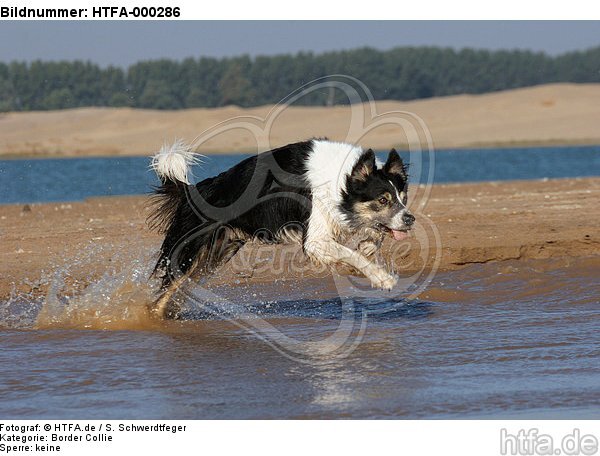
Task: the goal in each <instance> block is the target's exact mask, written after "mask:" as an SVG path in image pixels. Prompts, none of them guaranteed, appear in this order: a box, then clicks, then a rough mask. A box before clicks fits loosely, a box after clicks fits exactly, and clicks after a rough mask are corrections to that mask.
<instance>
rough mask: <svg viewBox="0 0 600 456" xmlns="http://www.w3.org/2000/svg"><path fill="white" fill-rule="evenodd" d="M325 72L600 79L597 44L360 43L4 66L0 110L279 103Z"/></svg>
mask: <svg viewBox="0 0 600 456" xmlns="http://www.w3.org/2000/svg"><path fill="white" fill-rule="evenodd" d="M329 74H347V75H350V76H353V77H355V78H358V79H359V80H361V81H362V82H364V83H365V84H366V85H367V87H368V88H369V89H370V90H371V92H372V94H373V96H374V97H375V99H379V100H381V99H391V100H411V99H418V98H428V97H434V96H443V95H453V94H459V93H484V92H491V91H497V90H504V89H511V88H517V87H525V86H532V85H537V84H543V83H550V82H600V47H596V48H592V49H589V50H586V51H578V52H570V53H566V54H562V55H559V56H556V57H552V56H549V55H547V54H544V53H536V52H529V51H517V50H514V51H486V50H474V49H463V50H458V51H457V50H454V49H449V48H437V47H401V48H395V49H391V50H389V51H379V50H376V49H371V48H361V49H355V50H349V51H338V52H327V53H323V54H313V53H309V52H301V53H298V54H295V55H277V56H258V57H255V58H250V57H248V56H241V57H235V58H221V59H217V58H208V57H202V58H199V59H192V58H189V59H185V60H183V61H173V60H153V61H144V62H139V63H136V64H134V65H131V66H130V67H129V68H127V69H122V68H119V67H113V66H109V67H107V68H101V67H100V66H98V65H96V64H93V63H91V62H81V61H74V62H66V61H63V62H42V61H36V62H32V63H23V62H12V63H0V111H30V110H48V109H64V108H75V107H82V106H130V107H135V108H152V109H182V108H195V107H217V106H224V105H229V104H235V105H239V106H257V105H262V104H270V103H276V102H278V101H279V100H280V99H282V98H283V97H285V96H286V95H287V94H289V93H290V92H292V91H293V90H295V89H297V88H298V87H300V86H301V85H303V84H306V83H307V82H309V81H311V80H313V79H315V78H318V77H321V76H325V75H329ZM344 102H347V101H346V100H345V99H344V98H342V97H341V96H340V98H336V97H333V98H332V97H331V93H329V92H328V91H326V90H324V91H323V92H317V93H314V94H312V96H310V97H307V98H304V99H303V100H302V103H304V104H311V105H325V104H332V103H334V104H340V103H344Z"/></svg>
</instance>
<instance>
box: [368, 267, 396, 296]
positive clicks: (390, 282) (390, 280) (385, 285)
mask: <svg viewBox="0 0 600 456" xmlns="http://www.w3.org/2000/svg"><path fill="white" fill-rule="evenodd" d="M370 279H371V286H372V287H373V288H381V289H382V290H388V291H389V290H391V289H392V288H394V287H395V286H396V284H397V283H398V279H397V278H396V277H394V276H393V275H392V274H390V273H388V272H386V271H379V272H378V273H377V274H376V275H375V276H373V277H371V278H370Z"/></svg>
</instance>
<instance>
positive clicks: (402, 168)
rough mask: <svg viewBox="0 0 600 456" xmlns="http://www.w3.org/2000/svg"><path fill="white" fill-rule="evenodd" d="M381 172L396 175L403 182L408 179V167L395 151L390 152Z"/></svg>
mask: <svg viewBox="0 0 600 456" xmlns="http://www.w3.org/2000/svg"><path fill="white" fill-rule="evenodd" d="M383 171H385V173H387V174H397V175H398V176H400V177H401V178H402V179H403V180H405V181H406V180H407V179H408V166H407V165H405V164H404V162H403V161H402V158H401V157H400V155H398V152H396V149H392V150H390V154H389V155H388V159H387V162H385V165H384V167H383Z"/></svg>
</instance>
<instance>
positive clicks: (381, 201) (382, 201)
mask: <svg viewBox="0 0 600 456" xmlns="http://www.w3.org/2000/svg"><path fill="white" fill-rule="evenodd" d="M379 202H380V203H381V204H384V205H385V204H387V203H388V199H387V198H386V197H385V196H382V197H381V198H379Z"/></svg>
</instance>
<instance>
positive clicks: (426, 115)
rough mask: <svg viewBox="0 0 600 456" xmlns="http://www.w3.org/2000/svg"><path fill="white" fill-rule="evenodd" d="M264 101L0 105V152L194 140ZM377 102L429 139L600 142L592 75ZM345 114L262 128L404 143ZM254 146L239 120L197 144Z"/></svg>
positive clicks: (280, 138) (77, 152)
mask: <svg viewBox="0 0 600 456" xmlns="http://www.w3.org/2000/svg"><path fill="white" fill-rule="evenodd" d="M272 108H273V106H260V107H256V108H248V109H244V108H239V107H237V106H226V107H222V108H214V109H187V110H180V111H153V110H142V109H129V108H82V109H69V110H61V111H47V112H19V113H6V114H0V156H6V157H8V156H10V157H28V156H57V157H58V156H92V155H94V156H98V155H151V154H152V153H154V152H155V151H156V150H157V149H158V148H159V147H160V146H161V145H162V144H163V142H164V141H167V142H172V141H173V140H174V139H175V138H182V139H184V140H186V141H193V140H194V139H195V138H196V137H197V135H199V134H201V133H202V132H203V131H205V130H206V129H209V128H211V127H213V126H215V125H217V124H219V123H220V122H223V121H227V120H229V119H232V118H235V117H239V116H250V117H253V120H252V123H253V124H256V123H257V121H256V118H259V119H265V118H266V117H267V116H268V115H269V112H270V111H271V110H272ZM370 109H371V107H370V106H366V105H365V106H362V107H361V108H360V109H359V111H360V112H361V115H362V114H364V116H365V121H364V124H365V126H367V125H369V124H370V123H371V115H372V113H371V111H370ZM376 110H377V113H378V114H381V113H385V112H391V111H400V112H408V113H414V114H416V115H417V116H419V117H420V118H422V119H423V121H424V122H425V124H426V125H427V127H428V129H429V132H430V133H431V136H432V138H434V145H435V147H437V148H454V147H456V148H459V147H461V148H464V147H499V146H508V147H510V146H535V145H539V146H543V145H546V146H547V145H572V144H599V143H600V129H598V121H597V119H599V118H600V84H547V85H541V86H536V87H526V88H522V89H515V90H506V91H502V92H495V93H488V94H482V95H456V96H449V97H439V98H431V99H426V100H416V101H410V102H398V101H378V102H377V103H376ZM250 117H246V118H245V119H246V120H247V119H249V118H250ZM400 117H402V118H403V119H405V120H407V121H408V122H409V123H410V124H412V125H413V126H415V127H416V128H417V134H418V135H419V140H420V141H421V142H423V143H425V141H426V140H425V136H424V134H423V131H421V129H420V128H419V127H418V122H417V121H416V120H415V119H414V118H413V117H411V115H401V116H400ZM351 119H352V120H353V121H357V120H359V117H358V116H356V115H355V116H353V115H352V111H351V109H350V108H349V107H347V106H336V107H302V106H292V107H290V108H287V109H286V110H285V111H284V112H283V113H282V114H281V115H280V116H278V117H277V118H276V119H275V120H274V122H273V124H272V126H271V127H270V128H269V129H268V131H267V132H265V133H264V134H263V136H265V137H266V138H268V141H269V144H270V145H271V146H272V147H276V146H279V145H283V144H287V143H289V142H293V141H299V140H304V139H306V138H311V137H319V136H327V137H329V138H330V139H332V140H348V141H353V142H358V141H360V143H361V144H365V145H368V146H369V147H372V148H375V149H386V148H390V147H400V148H406V145H407V138H406V135H405V134H404V133H403V132H402V131H400V129H399V128H396V127H393V126H391V125H385V126H382V127H380V128H377V129H375V130H373V131H371V132H369V133H368V134H366V135H365V136H361V135H360V134H359V136H360V137H350V138H349V137H348V126H349V125H351V124H352V122H351ZM258 124H260V122H258ZM360 124H361V125H362V122H361V123H360ZM360 133H363V132H360ZM263 139H264V138H263ZM256 150H257V146H256V140H255V138H254V137H253V136H252V135H251V134H249V133H248V132H247V131H245V130H242V129H237V130H227V131H226V132H224V133H221V134H219V135H217V136H216V137H215V138H213V139H211V141H209V142H207V143H205V144H204V145H203V146H202V148H201V152H203V153H235V152H256ZM261 150H265V149H264V148H261Z"/></svg>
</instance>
